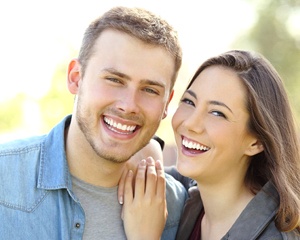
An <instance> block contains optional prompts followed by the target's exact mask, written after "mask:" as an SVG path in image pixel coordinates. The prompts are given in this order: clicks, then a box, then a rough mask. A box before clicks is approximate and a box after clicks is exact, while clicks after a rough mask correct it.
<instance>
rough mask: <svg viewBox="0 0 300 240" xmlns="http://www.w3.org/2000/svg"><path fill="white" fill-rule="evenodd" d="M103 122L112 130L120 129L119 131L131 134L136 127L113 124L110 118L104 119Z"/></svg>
mask: <svg viewBox="0 0 300 240" xmlns="http://www.w3.org/2000/svg"><path fill="white" fill-rule="evenodd" d="M104 121H105V122H106V123H107V124H108V125H110V126H112V127H114V128H117V129H120V130H122V131H129V132H132V131H134V130H135V128H136V125H135V126H128V125H125V124H124V125H123V124H121V123H117V122H115V121H114V120H113V119H110V118H107V117H104Z"/></svg>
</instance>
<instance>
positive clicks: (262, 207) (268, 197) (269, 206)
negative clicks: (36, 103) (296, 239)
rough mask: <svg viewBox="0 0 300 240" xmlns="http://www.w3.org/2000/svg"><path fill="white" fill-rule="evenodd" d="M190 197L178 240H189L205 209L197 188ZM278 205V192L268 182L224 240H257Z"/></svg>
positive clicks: (190, 190)
mask: <svg viewBox="0 0 300 240" xmlns="http://www.w3.org/2000/svg"><path fill="white" fill-rule="evenodd" d="M189 196H190V197H189V198H188V200H187V201H186V203H185V206H184V209H183V214H182V216H181V220H180V225H179V228H178V232H177V236H176V239H180V240H182V239H188V236H189V235H190V234H191V232H192V230H193V228H194V224H195V222H196V221H197V218H198V216H199V214H200V211H201V209H202V208H203V204H202V201H201V197H200V192H199V190H198V188H197V187H196V186H195V187H191V188H190V189H189ZM278 205H279V195H278V193H277V190H276V189H275V186H274V185H273V184H272V183H271V182H268V183H266V184H265V186H264V187H263V188H262V189H261V190H260V191H259V192H258V193H257V194H256V196H255V197H254V198H253V199H252V200H251V201H250V202H249V204H248V205H247V206H246V208H245V209H244V210H243V211H242V213H241V214H240V216H239V217H238V219H237V220H236V221H235V223H234V224H233V226H232V227H231V228H230V230H229V231H228V232H227V234H226V235H225V236H224V237H223V238H222V240H227V239H228V240H229V239H239V240H251V239H257V237H258V236H259V234H260V233H261V232H262V231H263V230H264V229H265V227H266V226H267V225H268V224H269V223H270V222H271V221H273V220H274V218H275V215H276V212H277V209H278Z"/></svg>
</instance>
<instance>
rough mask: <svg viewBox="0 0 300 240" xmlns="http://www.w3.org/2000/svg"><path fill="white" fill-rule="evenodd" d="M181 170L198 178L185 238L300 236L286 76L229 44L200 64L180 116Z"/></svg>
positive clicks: (297, 160)
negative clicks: (284, 79)
mask: <svg viewBox="0 0 300 240" xmlns="http://www.w3.org/2000/svg"><path fill="white" fill-rule="evenodd" d="M172 126H173V130H174V134H175V139H176V144H177V147H178V162H177V170H178V172H179V173H180V174H178V173H177V172H175V171H174V169H173V171H171V172H173V175H174V176H175V177H177V178H179V177H181V175H183V176H185V177H188V178H191V179H194V180H195V181H196V183H197V186H194V187H191V188H190V189H189V195H190V197H189V199H188V200H187V201H186V204H185V208H184V210H183V213H182V218H181V223H180V226H179V229H178V232H177V239H179V240H183V239H204V240H210V239H236V240H243V239H245V240H249V239H272V240H276V239H300V155H299V140H298V136H297V132H296V127H295V124H294V121H293V117H292V111H291V107H290V105H289V102H288V98H287V94H286V91H285V89H284V86H283V83H282V80H281V79H280V77H279V75H278V73H277V72H276V70H275V69H274V68H273V67H272V66H271V64H270V63H269V62H268V61H267V60H266V59H265V58H264V57H262V56H260V55H258V54H254V53H251V52H247V51H237V50H235V51H229V52H226V53H224V54H221V55H219V56H216V57H213V58H211V59H208V60H207V61H205V62H204V63H203V64H202V65H201V66H200V67H199V69H198V70H197V71H196V73H195V75H194V77H193V78H192V80H191V82H190V83H189V85H188V87H187V90H186V91H185V93H184V94H183V97H182V99H181V102H180V104H179V106H178V109H177V111H176V112H175V114H174V116H173V119H172Z"/></svg>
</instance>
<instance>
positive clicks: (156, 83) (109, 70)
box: [102, 68, 166, 89]
mask: <svg viewBox="0 0 300 240" xmlns="http://www.w3.org/2000/svg"><path fill="white" fill-rule="evenodd" d="M102 72H108V73H111V74H114V75H116V76H118V77H121V78H125V79H126V80H128V81H130V80H131V78H130V77H129V76H128V75H127V74H125V73H122V72H120V71H118V70H116V69H114V68H105V69H103V70H102ZM141 82H142V83H143V84H147V85H152V86H158V87H161V88H164V89H165V88H166V86H165V84H163V83H161V82H159V81H156V80H150V79H142V80H141Z"/></svg>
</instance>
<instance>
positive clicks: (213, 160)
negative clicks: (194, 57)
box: [172, 66, 260, 183]
mask: <svg viewBox="0 0 300 240" xmlns="http://www.w3.org/2000/svg"><path fill="white" fill-rule="evenodd" d="M248 121H249V113H248V111H247V109H246V89H245V87H244V85H243V83H242V81H241V80H240V79H239V78H238V76H237V75H236V73H235V72H233V71H232V70H230V69H228V68H224V67H220V66H211V67H208V68H206V69H205V70H204V71H203V72H201V73H200V75H199V76H198V77H197V78H196V79H195V81H194V83H193V84H192V85H191V87H190V88H189V89H188V90H187V91H186V92H185V93H184V94H183V97H182V99H181V102H180V105H179V107H178V109H177V111H176V112H175V114H174V116H173V119H172V126H173V130H174V134H175V139H176V144H177V146H178V160H177V161H178V162H177V168H178V170H179V172H180V173H181V174H182V175H184V176H188V177H191V178H193V179H195V180H197V181H198V182H199V181H200V182H208V183H217V182H220V181H222V182H223V181H226V179H236V180H241V181H243V179H244V177H245V174H246V170H247V168H248V164H249V156H252V155H254V154H256V153H258V151H260V150H259V146H258V143H257V139H256V138H255V136H253V135H252V134H250V133H249V131H248V128H247V125H248Z"/></svg>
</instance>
